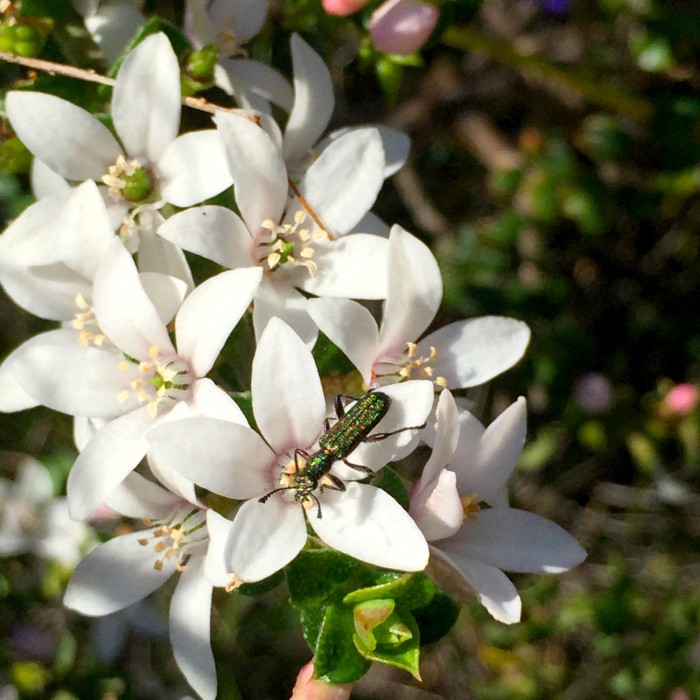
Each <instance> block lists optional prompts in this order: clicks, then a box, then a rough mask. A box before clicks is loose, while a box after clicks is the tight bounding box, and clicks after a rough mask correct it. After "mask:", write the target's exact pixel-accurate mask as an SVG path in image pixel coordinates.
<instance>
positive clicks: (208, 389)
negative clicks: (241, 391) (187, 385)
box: [190, 377, 248, 426]
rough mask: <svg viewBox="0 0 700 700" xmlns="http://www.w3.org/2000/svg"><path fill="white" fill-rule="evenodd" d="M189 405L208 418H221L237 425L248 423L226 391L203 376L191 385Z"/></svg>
mask: <svg viewBox="0 0 700 700" xmlns="http://www.w3.org/2000/svg"><path fill="white" fill-rule="evenodd" d="M190 404H191V406H192V407H193V408H194V409H195V412H196V413H197V414H201V415H203V416H207V417H208V418H220V419H221V420H225V421H229V422H231V423H238V424H239V425H245V426H247V425H248V421H247V420H246V418H245V416H244V415H243V411H241V409H240V408H238V404H237V403H236V402H235V401H234V400H233V399H232V398H231V396H229V394H228V393H226V391H224V390H223V389H222V388H221V387H218V386H217V385H216V384H214V382H213V381H212V380H211V379H207V378H206V377H203V378H201V379H198V380H197V381H195V382H194V384H193V385H192V400H191V401H190Z"/></svg>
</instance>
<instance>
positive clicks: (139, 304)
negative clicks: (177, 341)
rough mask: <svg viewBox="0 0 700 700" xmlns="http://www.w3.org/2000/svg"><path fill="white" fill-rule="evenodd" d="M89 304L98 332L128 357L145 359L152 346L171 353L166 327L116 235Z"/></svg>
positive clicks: (99, 270)
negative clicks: (96, 322)
mask: <svg viewBox="0 0 700 700" xmlns="http://www.w3.org/2000/svg"><path fill="white" fill-rule="evenodd" d="M93 305H94V307H95V315H96V317H97V320H98V322H99V324H100V328H101V329H102V331H103V332H104V333H105V335H106V336H107V337H108V338H109V339H110V340H111V341H112V342H113V343H114V344H115V345H116V346H117V347H118V348H119V349H120V350H122V351H124V352H126V353H127V354H128V355H130V356H131V357H135V358H136V359H138V360H146V359H148V356H149V355H148V353H149V351H150V349H151V348H152V347H153V346H156V347H157V348H158V350H159V351H160V352H161V353H163V354H164V355H168V354H172V355H174V354H175V348H174V347H173V345H172V343H171V342H170V336H169V335H168V330H167V328H166V327H165V325H164V323H163V321H162V320H161V318H160V315H159V314H158V310H157V309H156V307H155V306H154V304H153V302H152V301H151V300H150V299H149V298H148V295H147V294H146V291H145V290H144V288H143V285H142V284H141V280H140V279H139V273H138V271H137V269H136V265H135V264H134V261H133V260H132V258H131V255H129V253H128V251H127V250H126V248H125V247H124V245H123V244H122V242H121V241H120V240H119V239H118V238H115V239H114V241H113V242H112V245H111V247H110V249H109V252H108V254H107V255H106V256H105V259H104V261H103V262H102V264H101V265H100V267H99V269H98V270H97V274H96V275H95V286H94V289H93Z"/></svg>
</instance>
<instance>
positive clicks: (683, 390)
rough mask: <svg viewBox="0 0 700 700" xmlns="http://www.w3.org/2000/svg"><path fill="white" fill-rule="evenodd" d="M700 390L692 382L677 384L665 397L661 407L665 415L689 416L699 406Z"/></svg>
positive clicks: (660, 409) (661, 411)
mask: <svg viewBox="0 0 700 700" xmlns="http://www.w3.org/2000/svg"><path fill="white" fill-rule="evenodd" d="M699 400H700V391H698V388H697V387H696V386H693V385H692V384H687V383H685V384H676V385H675V386H674V387H673V388H672V389H671V390H670V391H669V392H668V394H666V396H665V397H664V399H663V401H662V402H661V406H660V407H659V411H660V413H662V414H663V415H664V416H687V415H688V414H689V413H690V412H691V411H693V409H694V408H695V407H696V406H697V404H698V401H699Z"/></svg>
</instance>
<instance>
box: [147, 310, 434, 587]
mask: <svg viewBox="0 0 700 700" xmlns="http://www.w3.org/2000/svg"><path fill="white" fill-rule="evenodd" d="M252 395H253V412H254V414H255V420H256V422H257V425H258V427H259V429H260V432H261V433H262V435H263V437H264V439H263V438H261V437H260V436H259V435H258V434H257V433H256V432H254V431H253V430H251V429H250V428H247V427H246V426H243V425H232V424H227V423H225V422H223V421H217V420H214V419H210V418H206V417H192V418H186V419H184V420H182V421H177V422H176V421H170V422H168V423H164V424H163V425H161V426H158V427H157V428H155V429H154V430H153V431H152V432H151V433H150V434H149V436H148V441H149V443H150V446H151V447H150V452H149V454H150V455H152V456H153V457H155V458H156V460H157V461H158V463H160V464H164V465H165V464H167V465H168V467H169V468H170V469H174V470H177V471H179V472H180V473H182V474H183V475H184V476H185V477H186V478H187V479H191V480H192V481H194V482H195V483H197V484H199V485H201V486H203V487H204V488H206V489H209V490H210V491H213V492H215V493H219V494H221V495H223V496H226V497H228V498H236V499H248V500H246V502H245V503H243V505H242V506H241V507H240V508H239V510H238V512H237V513H236V516H235V518H234V520H233V524H232V525H231V528H230V532H229V533H228V541H227V544H226V546H225V547H222V548H221V549H222V551H224V553H225V558H226V561H225V566H226V568H227V569H228V570H229V571H230V572H231V573H232V575H233V577H234V579H233V580H234V582H235V581H258V580H260V579H263V578H266V577H267V576H270V575H271V574H273V573H274V572H275V571H277V570H279V569H281V568H282V567H283V566H285V565H286V564H288V563H289V562H290V561H292V559H294V557H296V555H297V554H298V553H299V551H300V550H301V549H302V547H303V546H304V544H305V543H306V538H307V530H306V524H307V522H308V523H309V525H310V526H311V528H312V529H313V530H314V532H315V533H316V534H317V535H318V537H319V538H320V539H321V540H323V541H324V542H325V543H326V544H327V545H330V546H331V547H333V548H335V549H337V550H339V551H341V552H344V553H345V554H348V555H350V556H352V557H355V558H356V559H360V560H361V561H365V562H369V563H371V564H375V565H377V566H382V567H386V568H389V569H398V570H401V571H420V570H422V569H423V568H424V567H425V565H426V563H427V556H428V548H427V544H426V542H425V539H424V537H423V535H422V534H421V533H420V530H419V529H418V528H417V527H416V525H415V523H414V522H413V520H412V519H411V518H410V516H409V515H408V513H406V511H404V510H403V508H401V506H400V505H399V504H398V503H397V502H396V501H395V500H394V499H393V498H392V497H391V496H389V495H388V494H387V493H386V492H384V491H382V490H381V489H378V488H376V487H374V486H371V485H367V484H360V483H357V480H358V479H362V478H364V477H365V476H366V474H364V473H362V472H359V471H357V470H355V469H352V468H351V467H349V466H346V465H342V466H343V468H342V469H340V468H339V466H340V464H341V463H340V462H336V464H335V466H334V467H333V473H334V474H335V475H336V476H337V477H339V478H342V479H344V480H345V481H346V482H347V483H346V484H345V490H339V489H337V482H336V483H335V484H333V483H328V482H326V481H325V480H324V479H323V478H319V484H318V485H319V488H317V489H315V490H314V491H313V492H312V495H309V496H308V497H307V498H302V499H300V498H298V495H299V490H298V488H297V487H298V482H297V481H296V479H295V474H296V470H297V468H298V467H299V468H302V469H303V468H304V462H303V459H302V458H303V456H304V455H308V454H309V453H312V452H313V451H314V449H315V448H316V446H317V445H318V438H319V436H320V434H321V433H322V430H323V424H324V419H325V418H326V403H325V400H324V396H323V390H322V388H321V382H320V379H319V376H318V371H317V369H316V366H315V364H314V361H313V358H312V356H311V353H310V352H309V350H308V348H307V347H306V346H305V345H304V343H303V342H302V341H301V339H300V338H299V337H298V336H297V335H296V334H295V333H294V331H292V329H291V328H289V326H287V325H286V324H285V323H284V322H283V321H281V320H280V319H272V320H271V321H270V323H269V324H268V326H267V328H266V329H265V331H264V333H263V336H262V338H261V339H260V343H259V345H258V349H257V352H256V354H255V359H254V361H253V376H252ZM387 395H388V396H389V397H390V399H391V405H390V408H389V411H388V413H387V414H386V415H385V416H384V418H383V419H382V420H381V421H380V422H379V423H378V424H377V426H376V427H375V430H374V431H373V432H391V431H394V430H397V429H398V428H402V427H411V426H420V424H421V423H423V422H424V421H425V419H426V417H427V415H428V413H429V412H430V410H431V408H432V396H433V391H432V386H431V384H430V383H429V382H424V381H415V382H405V383H403V384H400V385H396V386H392V387H391V388H390V390H387ZM416 444H417V436H416V431H415V430H403V431H401V432H397V433H395V434H393V435H390V436H388V437H386V438H385V439H382V440H380V441H377V442H372V443H363V444H360V445H359V447H358V448H357V449H356V450H355V451H353V452H352V454H351V457H350V459H351V461H352V462H354V463H356V464H362V465H365V466H368V467H370V468H372V469H379V468H381V467H382V466H384V465H385V464H387V463H388V462H389V461H392V460H395V459H399V458H402V457H404V456H405V455H407V454H408V453H409V452H410V451H412V450H413V448H414V447H415V446H416ZM295 458H296V459H295ZM324 486H325V488H323V487H324ZM273 491H274V493H271V492H273ZM269 494H271V495H269ZM295 496H296V498H295ZM261 499H262V501H261Z"/></svg>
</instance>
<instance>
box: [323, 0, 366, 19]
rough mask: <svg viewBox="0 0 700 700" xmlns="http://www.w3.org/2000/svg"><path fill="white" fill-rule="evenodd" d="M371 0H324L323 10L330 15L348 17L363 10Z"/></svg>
mask: <svg viewBox="0 0 700 700" xmlns="http://www.w3.org/2000/svg"><path fill="white" fill-rule="evenodd" d="M368 2H369V0H323V3H322V4H323V9H324V10H325V11H326V12H327V13H328V14H329V15H338V16H339V17H346V16H347V15H352V14H354V13H355V12H357V11H358V10H361V9H362V8H363V7H364V6H365V5H366V4H367V3H368Z"/></svg>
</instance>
